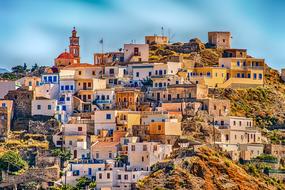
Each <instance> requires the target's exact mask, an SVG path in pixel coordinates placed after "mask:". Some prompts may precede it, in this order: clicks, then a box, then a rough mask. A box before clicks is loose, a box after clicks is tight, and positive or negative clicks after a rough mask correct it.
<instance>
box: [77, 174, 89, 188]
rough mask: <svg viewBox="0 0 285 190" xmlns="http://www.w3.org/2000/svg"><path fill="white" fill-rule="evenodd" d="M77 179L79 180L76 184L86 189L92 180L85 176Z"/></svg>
mask: <svg viewBox="0 0 285 190" xmlns="http://www.w3.org/2000/svg"><path fill="white" fill-rule="evenodd" d="M76 181H77V184H76V188H77V189H85V188H86V187H87V186H88V185H89V184H90V183H91V182H92V181H91V179H89V178H87V177H85V176H84V177H81V178H79V179H77V180H76Z"/></svg>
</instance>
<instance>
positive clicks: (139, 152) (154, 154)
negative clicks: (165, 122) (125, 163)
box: [128, 142, 172, 171]
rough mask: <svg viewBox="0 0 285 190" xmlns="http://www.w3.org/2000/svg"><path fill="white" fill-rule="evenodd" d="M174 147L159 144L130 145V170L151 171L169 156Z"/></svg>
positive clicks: (141, 143) (142, 143)
mask: <svg viewBox="0 0 285 190" xmlns="http://www.w3.org/2000/svg"><path fill="white" fill-rule="evenodd" d="M171 152H172V146H171V145H167V144H160V143H157V142H140V143H129V144H128V159H129V166H130V169H136V170H145V171H151V166H152V165H153V164H155V163H157V162H159V161H161V160H163V159H165V158H167V157H168V156H170V153H171Z"/></svg>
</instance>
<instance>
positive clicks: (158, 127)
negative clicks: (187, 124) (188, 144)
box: [149, 120, 182, 136]
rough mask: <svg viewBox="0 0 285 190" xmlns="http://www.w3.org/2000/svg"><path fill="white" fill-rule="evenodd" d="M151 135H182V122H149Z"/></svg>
mask: <svg viewBox="0 0 285 190" xmlns="http://www.w3.org/2000/svg"><path fill="white" fill-rule="evenodd" d="M149 134H150V135H177V136H180V135H182V131H181V123H180V122H177V120H175V121H165V122H152V123H150V124H149Z"/></svg>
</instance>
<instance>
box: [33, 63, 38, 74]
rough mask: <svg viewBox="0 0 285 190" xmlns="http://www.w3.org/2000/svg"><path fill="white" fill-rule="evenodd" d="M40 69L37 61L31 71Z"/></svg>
mask: <svg viewBox="0 0 285 190" xmlns="http://www.w3.org/2000/svg"><path fill="white" fill-rule="evenodd" d="M38 69H39V66H38V64H37V63H35V64H34V65H33V66H32V69H31V71H32V72H34V71H36V70H38Z"/></svg>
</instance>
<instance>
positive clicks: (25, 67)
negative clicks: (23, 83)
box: [23, 63, 28, 71]
mask: <svg viewBox="0 0 285 190" xmlns="http://www.w3.org/2000/svg"><path fill="white" fill-rule="evenodd" d="M27 68H28V67H27V64H26V63H24V66H23V69H24V71H26V70H27Z"/></svg>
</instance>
